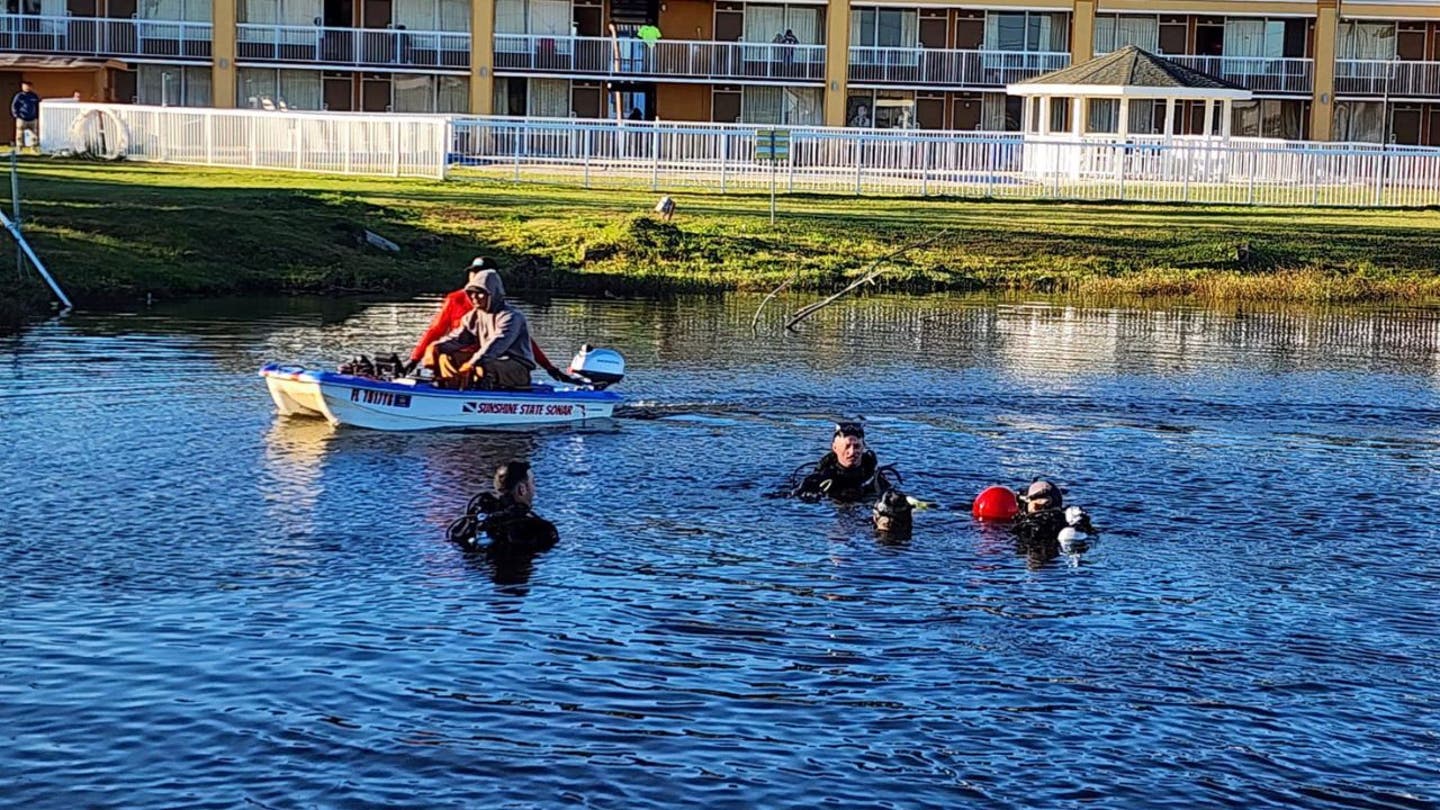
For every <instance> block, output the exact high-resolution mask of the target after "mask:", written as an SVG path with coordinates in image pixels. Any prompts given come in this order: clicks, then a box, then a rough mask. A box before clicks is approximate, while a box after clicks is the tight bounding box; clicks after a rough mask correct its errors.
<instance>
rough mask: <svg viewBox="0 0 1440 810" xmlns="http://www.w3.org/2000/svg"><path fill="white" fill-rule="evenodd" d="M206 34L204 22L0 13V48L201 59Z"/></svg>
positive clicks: (206, 53)
mask: <svg viewBox="0 0 1440 810" xmlns="http://www.w3.org/2000/svg"><path fill="white" fill-rule="evenodd" d="M210 35H211V26H210V23H208V22H186V21H183V20H139V19H111V18H108V17H58V16H51V17H45V16H32V15H17V14H0V51H20V52H23V53H40V54H52V53H53V54H61V55H68V56H129V57H147V56H148V57H154V58H157V59H161V58H170V59H175V60H185V59H194V60H199V61H203V60H208V59H209V58H210Z"/></svg>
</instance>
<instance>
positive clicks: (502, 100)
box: [490, 78, 510, 115]
mask: <svg viewBox="0 0 1440 810" xmlns="http://www.w3.org/2000/svg"><path fill="white" fill-rule="evenodd" d="M491 99H492V101H493V103H492V105H491V107H490V109H492V110H494V111H495V114H496V115H509V114H510V80H509V79H505V78H501V79H496V80H495V92H494V93H493V94H492V95H491Z"/></svg>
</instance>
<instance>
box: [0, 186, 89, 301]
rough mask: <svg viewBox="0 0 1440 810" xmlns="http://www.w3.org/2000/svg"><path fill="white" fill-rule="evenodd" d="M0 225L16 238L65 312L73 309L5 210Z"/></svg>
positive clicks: (0, 218) (0, 216)
mask: <svg viewBox="0 0 1440 810" xmlns="http://www.w3.org/2000/svg"><path fill="white" fill-rule="evenodd" d="M0 225H3V226H5V229H6V230H8V231H9V232H10V234H11V235H12V236H14V237H15V244H16V245H17V246H19V248H20V250H22V251H24V252H25V255H26V256H27V257H29V259H30V263H31V264H33V265H35V270H36V271H37V272H39V273H40V277H41V278H43V279H45V283H46V284H48V285H49V286H50V289H51V290H52V291H53V292H54V293H55V297H56V298H59V299H60V303H61V304H62V305H63V306H64V308H65V310H69V309H70V308H72V307H73V306H74V304H71V303H70V299H69V298H67V297H66V296H65V292H64V291H63V290H61V289H60V285H59V284H56V283H55V279H54V277H52V276H51V275H50V271H48V270H46V269H45V265H44V264H41V263H40V257H39V256H36V255H35V251H33V250H31V249H30V245H29V244H27V243H26V242H25V237H24V236H22V235H21V233H20V228H19V226H18V225H16V224H15V223H14V222H13V221H11V219H10V218H9V217H7V216H5V212H4V211H3V210H0ZM62 311H64V310H62Z"/></svg>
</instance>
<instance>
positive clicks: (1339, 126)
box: [1335, 101, 1387, 143]
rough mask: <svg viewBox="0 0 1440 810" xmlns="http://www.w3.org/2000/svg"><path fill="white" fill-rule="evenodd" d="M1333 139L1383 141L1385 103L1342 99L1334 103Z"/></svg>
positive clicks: (1384, 139) (1362, 141) (1364, 141)
mask: <svg viewBox="0 0 1440 810" xmlns="http://www.w3.org/2000/svg"><path fill="white" fill-rule="evenodd" d="M1335 112H1336V115H1335V140H1339V141H1353V142H1360V143H1384V142H1385V141H1386V140H1387V138H1386V137H1385V104H1384V102H1380V101H1342V102H1340V103H1339V104H1338V105H1336V110H1335Z"/></svg>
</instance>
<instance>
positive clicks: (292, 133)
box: [40, 100, 450, 178]
mask: <svg viewBox="0 0 1440 810" xmlns="http://www.w3.org/2000/svg"><path fill="white" fill-rule="evenodd" d="M41 109H42V112H41V114H40V148H41V150H42V151H44V152H46V153H48V154H62V153H66V152H70V153H85V152H90V153H95V154H101V155H113V154H122V155H123V156H124V157H125V158H126V159H128V160H139V161H157V162H163V163H193V164H201V165H205V166H233V167H237V168H238V167H245V168H254V169H286V170H292V171H309V172H324V173H331V174H362V175H390V176H392V177H401V176H404V177H437V178H438V177H443V176H444V174H445V165H446V157H447V153H446V148H447V146H448V143H449V137H450V135H449V132H450V122H449V119H448V118H446V117H445V116H440V115H429V116H425V115H397V114H385V115H352V114H345V113H297V112H285V113H280V112H264V111H260V110H217V109H210V108H197V107H146V106H141V105H138V104H88V103H84V102H73V101H59V100H57V101H46V102H45V103H44V105H43V107H42V108H41Z"/></svg>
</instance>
